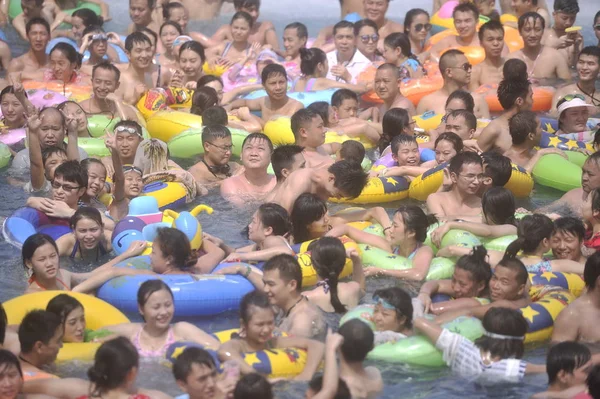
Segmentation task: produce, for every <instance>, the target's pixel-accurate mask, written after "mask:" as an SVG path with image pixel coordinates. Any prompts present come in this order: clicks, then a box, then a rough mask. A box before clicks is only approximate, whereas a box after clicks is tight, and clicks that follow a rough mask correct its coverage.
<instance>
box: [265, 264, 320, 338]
mask: <svg viewBox="0 0 600 399" xmlns="http://www.w3.org/2000/svg"><path fill="white" fill-rule="evenodd" d="M263 283H264V287H262V289H263V291H264V292H265V294H267V296H268V297H269V302H270V303H271V305H273V306H276V307H277V308H278V309H280V310H281V312H280V315H279V318H278V325H277V326H278V327H279V329H280V330H281V331H284V332H286V333H288V334H290V335H292V336H297V337H303V338H309V339H316V340H319V341H322V340H323V339H324V338H325V334H326V333H327V323H325V320H324V319H323V314H322V312H321V311H320V309H319V308H318V307H317V306H316V305H314V304H312V303H311V302H310V301H309V300H308V299H307V298H306V297H305V296H304V295H302V270H301V269H300V265H299V264H298V260H297V259H296V258H295V257H293V256H291V255H286V254H283V255H276V256H274V257H273V258H271V259H270V260H268V261H267V262H266V263H265V266H264V268H263Z"/></svg>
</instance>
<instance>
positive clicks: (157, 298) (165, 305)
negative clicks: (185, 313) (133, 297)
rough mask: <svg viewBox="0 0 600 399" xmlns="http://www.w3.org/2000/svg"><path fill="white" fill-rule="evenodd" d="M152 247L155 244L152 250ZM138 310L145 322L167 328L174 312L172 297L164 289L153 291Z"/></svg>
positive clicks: (159, 327)
mask: <svg viewBox="0 0 600 399" xmlns="http://www.w3.org/2000/svg"><path fill="white" fill-rule="evenodd" d="M154 248H156V245H155V246H154V247H153V249H152V250H153V251H154ZM139 312H140V314H141V315H142V316H143V317H144V321H145V322H146V324H148V325H150V326H152V327H154V328H156V329H158V330H168V328H169V326H170V325H171V321H172V320H173V314H174V312H175V306H174V304H173V297H172V296H171V294H170V293H169V291H167V290H164V289H163V290H159V291H156V292H153V293H152V294H150V296H148V298H147V299H146V303H144V306H141V307H139Z"/></svg>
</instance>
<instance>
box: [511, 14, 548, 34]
mask: <svg viewBox="0 0 600 399" xmlns="http://www.w3.org/2000/svg"><path fill="white" fill-rule="evenodd" d="M530 19H532V20H533V24H534V25H535V22H536V21H540V23H541V24H542V29H546V21H544V18H543V17H542V16H541V15H540V14H538V13H537V12H535V11H529V12H526V13H525V14H523V15H521V16H520V17H519V20H518V22H517V27H518V29H519V32H520V31H521V29H523V27H524V26H525V24H526V23H527V21H529V20H530Z"/></svg>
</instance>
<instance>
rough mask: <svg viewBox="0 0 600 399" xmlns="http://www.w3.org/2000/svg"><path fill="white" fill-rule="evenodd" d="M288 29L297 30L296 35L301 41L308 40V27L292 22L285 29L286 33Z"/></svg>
mask: <svg viewBox="0 0 600 399" xmlns="http://www.w3.org/2000/svg"><path fill="white" fill-rule="evenodd" d="M288 29H296V34H297V35H298V37H299V38H300V39H302V38H308V29H307V28H306V25H304V24H303V23H301V22H292V23H291V24H288V25H286V26H285V28H283V30H284V31H286V30H288Z"/></svg>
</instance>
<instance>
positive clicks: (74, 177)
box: [54, 161, 88, 188]
mask: <svg viewBox="0 0 600 399" xmlns="http://www.w3.org/2000/svg"><path fill="white" fill-rule="evenodd" d="M57 177H62V178H63V180H65V181H67V182H70V183H77V185H78V186H79V188H85V187H87V184H88V177H87V173H86V171H85V170H84V169H83V168H82V167H81V164H80V163H79V161H65V162H63V163H62V164H60V165H59V166H58V167H57V168H56V170H55V171H54V179H56V178H57Z"/></svg>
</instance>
